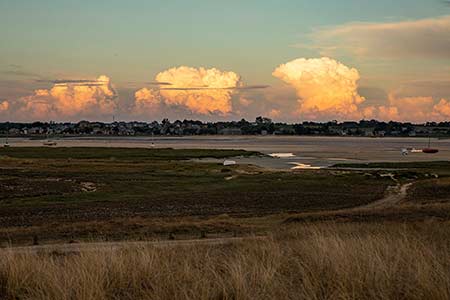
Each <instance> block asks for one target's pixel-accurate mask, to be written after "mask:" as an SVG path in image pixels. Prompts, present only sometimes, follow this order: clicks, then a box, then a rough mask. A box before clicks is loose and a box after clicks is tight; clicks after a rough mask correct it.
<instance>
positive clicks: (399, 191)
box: [354, 182, 413, 210]
mask: <svg viewBox="0 0 450 300" xmlns="http://www.w3.org/2000/svg"><path fill="white" fill-rule="evenodd" d="M412 185H413V182H410V183H405V184H400V183H399V184H397V185H395V186H390V187H388V188H387V190H386V195H385V197H383V198H381V199H380V200H377V201H374V202H371V203H369V204H366V205H362V206H358V207H355V208H354V210H368V209H381V208H390V207H393V206H396V205H398V204H400V203H402V202H403V200H404V199H405V198H406V195H407V193H408V189H409V188H410V187H411V186H412Z"/></svg>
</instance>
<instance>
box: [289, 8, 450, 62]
mask: <svg viewBox="0 0 450 300" xmlns="http://www.w3.org/2000/svg"><path fill="white" fill-rule="evenodd" d="M310 38H311V40H312V44H302V45H297V46H298V47H305V48H312V49H316V50H318V51H319V52H320V53H321V54H322V55H328V56H336V55H342V54H343V55H345V54H347V55H348V54H349V55H352V56H357V57H374V58H392V59H393V58H407V57H409V58H421V59H450V15H446V16H442V17H437V18H428V19H420V20H408V21H400V22H386V23H348V24H344V25H340V26H334V27H327V28H322V29H318V30H315V31H314V32H313V33H312V34H311V35H310Z"/></svg>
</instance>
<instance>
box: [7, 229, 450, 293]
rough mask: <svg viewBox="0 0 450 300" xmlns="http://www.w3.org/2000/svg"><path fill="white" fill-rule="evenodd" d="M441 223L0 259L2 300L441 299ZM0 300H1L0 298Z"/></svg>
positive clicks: (445, 263) (449, 263)
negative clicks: (225, 243)
mask: <svg viewBox="0 0 450 300" xmlns="http://www.w3.org/2000/svg"><path fill="white" fill-rule="evenodd" d="M448 226H449V224H448V223H445V224H443V223H440V224H439V226H438V224H434V223H428V224H422V225H421V226H413V225H402V226H398V225H395V224H391V225H389V224H356V223H353V224H334V223H328V224H319V225H295V226H288V227H285V228H282V229H280V230H278V231H276V232H274V233H273V234H272V235H271V236H269V237H267V238H262V239H249V240H244V241H242V242H239V243H230V244H227V245H192V246H161V247H155V246H153V247H140V248H132V247H130V248H127V249H125V250H120V251H119V250H117V251H113V250H104V251H86V252H81V253H59V252H52V253H47V254H46V253H34V254H32V253H28V254H24V253H15V252H14V251H9V250H5V251H4V252H0V295H2V296H3V297H2V299H54V300H60V299H74V300H75V299H77V300H78V299H80V300H81V299H83V300H85V299H96V300H101V299H449V298H450V260H449V256H448V254H449V253H450V231H449V230H448V229H449V228H448ZM0 298H1V297H0Z"/></svg>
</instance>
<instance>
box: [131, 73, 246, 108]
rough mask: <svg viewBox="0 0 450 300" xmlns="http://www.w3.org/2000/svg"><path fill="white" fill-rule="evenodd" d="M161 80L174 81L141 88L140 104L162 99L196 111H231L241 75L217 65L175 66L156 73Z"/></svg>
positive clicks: (158, 79) (169, 104)
mask: <svg viewBox="0 0 450 300" xmlns="http://www.w3.org/2000/svg"><path fill="white" fill-rule="evenodd" d="M156 81H157V82H167V83H170V87H167V88H160V89H159V90H155V89H147V88H144V89H140V90H138V91H137V92H136V93H135V99H136V105H137V106H139V105H142V104H143V103H147V104H148V103H152V104H154V103H161V104H164V105H167V106H171V107H182V108H184V109H186V110H188V111H190V112H192V113H195V114H202V115H208V114H217V115H228V114H229V113H231V111H232V102H231V98H232V95H233V93H234V90H233V89H234V88H236V87H238V85H239V82H240V77H239V75H237V74H236V73H234V72H224V71H221V70H218V69H216V68H212V69H205V68H191V67H186V66H181V67H177V68H171V69H168V70H166V71H163V72H160V73H159V74H158V75H156Z"/></svg>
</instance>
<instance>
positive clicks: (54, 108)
mask: <svg viewBox="0 0 450 300" xmlns="http://www.w3.org/2000/svg"><path fill="white" fill-rule="evenodd" d="M116 98H117V92H116V91H115V89H114V87H113V86H112V84H111V82H110V79H109V78H108V77H107V76H104V75H102V76H100V77H98V79H97V80H91V81H89V82H83V83H81V82H77V83H74V82H58V83H55V84H54V86H53V87H52V88H51V89H38V90H35V91H34V93H33V94H32V95H28V96H25V97H21V98H19V99H17V100H15V101H13V102H11V103H10V105H9V106H8V111H9V113H10V114H11V116H16V117H17V118H16V119H25V120H30V119H39V120H48V119H56V120H76V119H80V118H92V119H99V118H103V117H105V116H106V115H111V114H112V113H113V112H114V111H115V109H116V105H117V103H116V101H115V99H116Z"/></svg>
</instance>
